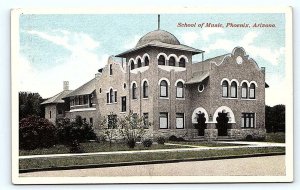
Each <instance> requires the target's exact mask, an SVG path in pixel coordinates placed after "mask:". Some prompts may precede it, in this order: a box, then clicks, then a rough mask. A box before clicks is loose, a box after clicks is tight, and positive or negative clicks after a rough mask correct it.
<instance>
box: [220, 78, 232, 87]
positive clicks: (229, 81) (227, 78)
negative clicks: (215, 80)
mask: <svg viewBox="0 0 300 190" xmlns="http://www.w3.org/2000/svg"><path fill="white" fill-rule="evenodd" d="M225 80H226V81H227V82H228V87H229V86H230V80H229V79H228V78H223V79H222V80H221V84H220V85H222V83H223V82H224V81H225Z"/></svg>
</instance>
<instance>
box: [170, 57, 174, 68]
mask: <svg viewBox="0 0 300 190" xmlns="http://www.w3.org/2000/svg"><path fill="white" fill-rule="evenodd" d="M169 66H175V58H174V57H170V59H169Z"/></svg>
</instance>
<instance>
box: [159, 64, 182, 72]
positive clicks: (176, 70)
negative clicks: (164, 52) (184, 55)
mask: <svg viewBox="0 0 300 190" xmlns="http://www.w3.org/2000/svg"><path fill="white" fill-rule="evenodd" d="M158 68H159V69H162V70H164V71H168V72H170V71H171V70H174V71H175V72H182V71H186V68H185V67H176V66H168V65H158Z"/></svg>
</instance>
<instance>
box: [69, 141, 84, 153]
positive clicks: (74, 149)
mask: <svg viewBox="0 0 300 190" xmlns="http://www.w3.org/2000/svg"><path fill="white" fill-rule="evenodd" d="M70 153H84V150H83V149H82V148H81V146H80V144H79V143H78V141H77V140H74V141H73V142H72V143H71V146H70Z"/></svg>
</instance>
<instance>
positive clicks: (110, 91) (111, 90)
mask: <svg viewBox="0 0 300 190" xmlns="http://www.w3.org/2000/svg"><path fill="white" fill-rule="evenodd" d="M113 102H114V94H113V89H112V88H111V89H110V90H109V103H113Z"/></svg>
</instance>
